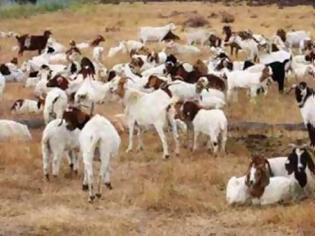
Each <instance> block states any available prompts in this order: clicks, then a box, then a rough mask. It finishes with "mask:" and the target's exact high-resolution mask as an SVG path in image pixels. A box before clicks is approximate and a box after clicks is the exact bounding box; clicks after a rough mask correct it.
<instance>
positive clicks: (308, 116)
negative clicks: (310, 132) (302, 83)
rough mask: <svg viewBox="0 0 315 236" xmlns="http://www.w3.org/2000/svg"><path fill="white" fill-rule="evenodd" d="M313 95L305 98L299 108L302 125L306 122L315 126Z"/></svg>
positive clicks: (314, 100) (314, 99)
mask: <svg viewBox="0 0 315 236" xmlns="http://www.w3.org/2000/svg"><path fill="white" fill-rule="evenodd" d="M314 105H315V96H314V95H311V96H309V97H308V98H307V100H306V101H305V103H304V106H303V107H302V108H300V111H301V115H302V118H303V122H304V125H305V126H306V125H307V123H310V124H312V125H313V127H314V126H315V110H314Z"/></svg>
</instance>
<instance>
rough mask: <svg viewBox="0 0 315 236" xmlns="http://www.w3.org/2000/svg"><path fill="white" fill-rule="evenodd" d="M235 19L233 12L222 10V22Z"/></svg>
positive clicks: (229, 21) (231, 21)
mask: <svg viewBox="0 0 315 236" xmlns="http://www.w3.org/2000/svg"><path fill="white" fill-rule="evenodd" d="M234 21H235V18H234V16H233V15H232V14H230V13H228V12H226V11H222V12H221V22H222V23H233V22H234Z"/></svg>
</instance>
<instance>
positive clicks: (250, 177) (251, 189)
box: [245, 157, 297, 205]
mask: <svg viewBox="0 0 315 236" xmlns="http://www.w3.org/2000/svg"><path fill="white" fill-rule="evenodd" d="M265 163H266V159H265V158H262V157H253V159H252V161H251V163H250V165H249V168H248V171H247V175H246V180H245V184H246V186H247V187H248V193H249V195H250V197H251V201H252V203H253V204H259V205H269V204H274V203H278V202H281V201H289V200H292V199H294V194H295V191H296V190H295V189H296V187H297V183H296V181H295V180H294V179H290V178H288V177H283V176H276V177H270V170H269V169H268V168H266V164H265Z"/></svg>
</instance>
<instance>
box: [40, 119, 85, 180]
mask: <svg viewBox="0 0 315 236" xmlns="http://www.w3.org/2000/svg"><path fill="white" fill-rule="evenodd" d="M61 121H62V120H61V119H55V120H53V121H51V122H50V123H49V124H47V125H46V127H45V129H44V131H43V135H42V140H41V145H42V155H43V168H44V174H45V175H46V174H48V171H49V170H48V168H49V167H48V166H49V158H50V156H51V157H52V158H53V162H52V163H53V164H52V166H53V169H52V172H53V175H58V173H59V166H60V161H61V159H62V157H63V155H64V154H66V153H65V152H66V151H73V150H74V149H79V134H80V130H79V129H75V130H73V131H70V130H68V129H67V128H66V122H65V121H63V122H62V123H61ZM60 123H61V125H60ZM74 164H75V165H76V164H77V163H74Z"/></svg>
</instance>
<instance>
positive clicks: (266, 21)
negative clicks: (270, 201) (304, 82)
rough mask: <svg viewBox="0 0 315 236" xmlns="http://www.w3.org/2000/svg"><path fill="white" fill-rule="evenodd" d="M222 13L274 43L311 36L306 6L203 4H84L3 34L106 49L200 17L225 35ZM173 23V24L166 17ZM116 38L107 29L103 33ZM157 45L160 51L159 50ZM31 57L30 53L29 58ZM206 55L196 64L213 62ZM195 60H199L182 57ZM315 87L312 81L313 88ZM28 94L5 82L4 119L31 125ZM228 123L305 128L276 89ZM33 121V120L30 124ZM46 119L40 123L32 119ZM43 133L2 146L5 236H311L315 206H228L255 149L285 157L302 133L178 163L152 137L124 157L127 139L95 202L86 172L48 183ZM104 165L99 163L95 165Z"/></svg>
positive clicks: (240, 142)
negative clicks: (85, 187) (231, 182)
mask: <svg viewBox="0 0 315 236" xmlns="http://www.w3.org/2000/svg"><path fill="white" fill-rule="evenodd" d="M222 10H226V11H228V12H229V13H231V14H233V15H234V16H235V23H233V24H232V25H233V28H235V29H236V30H241V29H247V28H250V29H252V30H253V31H255V32H258V33H263V34H265V35H267V36H271V35H272V34H273V33H274V32H275V30H276V29H277V28H279V27H283V28H285V29H305V30H310V31H312V30H314V26H315V25H314V22H313V21H312V19H314V16H315V12H314V10H312V9H311V8H309V7H294V8H284V9H281V10H279V9H278V8H277V7H276V6H264V7H254V8H251V7H240V6H238V7H230V8H227V7H224V6H222V5H214V4H203V3H176V2H175V3H148V4H145V5H143V4H142V3H136V4H132V5H130V4H121V5H103V6H86V7H83V8H80V9H78V10H76V11H61V12H57V13H51V14H45V15H39V16H34V17H31V18H28V19H10V20H1V21H0V30H3V31H6V30H13V31H16V32H20V33H27V32H28V33H30V32H32V33H33V32H41V31H42V30H43V29H46V28H47V27H48V28H50V29H51V30H52V31H53V33H54V37H55V38H56V39H58V40H60V41H61V42H63V43H64V44H67V43H68V41H69V40H70V39H76V40H77V41H78V42H80V41H85V40H90V39H91V38H93V37H94V36H95V35H96V34H99V33H101V34H103V35H104V36H105V37H106V40H107V41H106V42H105V43H104V46H105V48H109V47H110V46H112V45H114V44H115V42H116V43H117V41H119V40H122V39H136V37H137V29H138V27H139V26H142V25H161V24H165V23H168V22H171V21H172V22H174V23H176V24H177V25H178V26H179V28H178V29H177V31H176V32H177V33H179V35H181V36H182V37H183V38H184V32H183V31H182V27H181V25H182V24H183V22H184V21H185V20H187V18H188V17H190V16H191V15H194V14H199V15H202V16H204V17H205V18H206V19H207V20H208V21H209V23H210V24H209V29H211V30H213V31H216V32H218V33H219V34H220V33H221V28H222V25H223V24H222V23H220V18H219V17H215V16H214V14H212V13H218V12H220V11H222ZM165 16H168V17H165ZM113 26H116V27H118V29H119V31H116V32H107V33H106V32H105V28H106V27H113ZM13 45H15V41H14V40H13V39H5V40H1V41H0V48H1V49H0V63H2V62H6V61H8V60H9V59H11V57H12V56H14V55H15V54H16V52H13V51H11V47H12V46H13ZM153 47H155V45H153ZM30 55H33V54H31V53H26V55H25V56H24V57H23V59H26V58H28V57H30ZM208 56H209V53H208V50H207V49H206V48H204V49H203V53H202V54H201V55H200V58H207V57H208ZM183 59H185V60H188V61H194V60H196V58H183ZM127 60H128V56H127V55H124V56H120V57H117V58H113V59H110V60H109V59H106V58H105V59H104V63H105V64H106V65H107V66H111V65H113V64H115V63H117V62H122V61H127ZM292 82H294V80H291V81H289V82H288V85H289V84H290V83H292ZM311 83H312V84H313V85H314V83H313V82H311ZM32 96H33V95H32V90H28V89H25V88H23V85H21V84H14V83H12V84H7V87H6V90H5V96H4V99H3V100H2V101H0V117H1V118H9V119H22V118H26V119H30V118H31V116H17V115H12V114H10V113H9V107H10V106H11V104H12V101H13V100H15V99H17V98H32ZM121 111H122V109H121V107H120V105H118V104H110V103H108V104H103V105H99V106H98V107H97V112H99V113H101V114H104V115H106V116H109V115H112V114H115V113H118V112H121ZM225 111H226V114H227V116H228V118H229V120H231V121H260V122H267V123H279V122H282V123H283V122H289V123H298V122H301V117H300V114H299V110H298V109H297V106H296V104H295V101H294V98H293V95H279V94H278V92H277V88H276V85H273V86H272V89H271V91H270V92H269V94H268V95H267V96H266V97H261V98H258V99H257V102H256V104H251V103H249V102H248V98H247V97H246V94H245V93H244V94H241V97H240V101H239V103H238V104H236V103H235V104H232V105H230V106H229V107H227V108H226V109H225ZM33 117H34V116H32V118H33ZM35 117H36V118H40V117H41V116H35ZM41 131H42V129H38V130H37V129H36V130H32V134H33V141H32V142H26V143H24V142H20V141H14V140H13V141H10V142H5V143H0V186H1V187H0V190H1V191H0V235H202V236H203V235H314V233H315V208H314V207H315V202H314V199H313V198H311V199H308V200H305V201H303V202H300V203H294V204H293V203H292V204H289V205H276V206H270V207H261V208H260V207H248V206H247V207H229V206H227V204H226V202H225V186H226V183H227V181H228V179H229V178H230V177H231V176H233V175H236V176H240V175H243V174H245V172H246V170H247V165H248V162H249V157H250V155H251V153H252V152H259V153H262V154H264V155H265V156H266V157H271V156H279V155H284V154H286V153H287V152H288V151H289V148H288V147H287V144H288V143H291V142H295V141H296V140H297V139H303V140H305V141H307V134H306V133H304V132H290V133H289V132H285V131H281V130H268V131H263V135H265V137H257V136H253V134H252V133H250V132H245V131H244V132H243V131H242V132H233V133H230V134H229V140H228V144H227V151H228V154H227V155H226V156H225V157H223V156H218V157H214V156H212V155H210V154H208V153H207V152H206V150H205V148H203V147H201V149H200V150H199V151H197V153H191V152H190V151H188V150H186V149H184V148H182V154H181V155H180V157H175V156H174V155H173V156H172V158H171V159H170V160H167V161H164V160H162V159H161V146H160V143H159V141H158V140H157V138H156V135H155V134H154V133H151V132H149V133H146V134H145V137H144V141H145V150H144V151H143V152H141V153H137V152H133V153H131V154H126V153H125V152H124V150H125V148H126V143H127V139H126V134H123V136H122V139H123V144H122V147H121V152H120V155H119V157H118V158H116V159H115V160H113V161H112V184H113V187H114V189H113V190H112V191H108V190H107V191H105V194H104V195H103V197H102V199H100V200H97V201H96V202H95V203H94V204H93V205H91V204H89V203H87V195H86V193H84V192H82V191H81V179H82V171H80V174H79V176H69V174H68V172H69V170H68V167H67V165H66V163H65V165H63V168H62V170H61V174H60V176H59V178H58V179H53V180H52V181H51V182H50V183H47V182H46V181H45V180H44V178H43V174H42V162H41V151H40V138H41ZM98 164H99V163H96V164H95V165H96V166H98Z"/></svg>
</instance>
